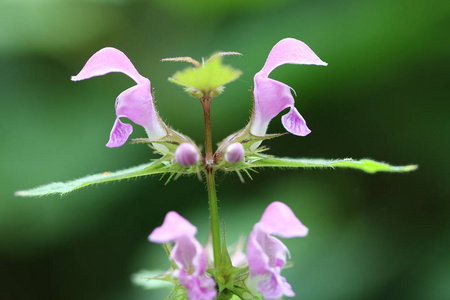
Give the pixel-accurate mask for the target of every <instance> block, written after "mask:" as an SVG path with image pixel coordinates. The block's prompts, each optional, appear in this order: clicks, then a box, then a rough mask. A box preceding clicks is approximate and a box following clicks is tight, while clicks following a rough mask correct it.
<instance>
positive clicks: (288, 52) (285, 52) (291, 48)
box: [260, 38, 327, 77]
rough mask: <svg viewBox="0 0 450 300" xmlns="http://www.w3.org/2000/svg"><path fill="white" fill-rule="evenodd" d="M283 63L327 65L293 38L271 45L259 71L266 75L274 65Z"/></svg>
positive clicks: (303, 44)
mask: <svg viewBox="0 0 450 300" xmlns="http://www.w3.org/2000/svg"><path fill="white" fill-rule="evenodd" d="M284 64H299V65H322V66H326V65H327V63H326V62H324V61H322V60H321V59H320V58H319V57H318V56H317V55H316V54H315V53H314V52H313V51H312V50H311V48H309V47H308V45H306V44H305V43H303V42H302V41H299V40H296V39H293V38H285V39H282V40H281V41H279V42H278V43H277V44H276V45H275V46H273V48H272V50H271V51H270V53H269V56H268V57H267V60H266V63H265V64H264V67H263V68H262V70H261V71H260V73H261V75H262V76H266V77H267V76H269V74H270V72H272V71H273V70H274V69H275V68H276V67H279V66H281V65H284Z"/></svg>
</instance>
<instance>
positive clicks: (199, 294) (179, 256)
mask: <svg viewBox="0 0 450 300" xmlns="http://www.w3.org/2000/svg"><path fill="white" fill-rule="evenodd" d="M196 233H197V228H196V227H195V226H193V225H192V224H191V223H189V221H187V220H186V219H185V218H183V217H182V216H180V215H179V214H178V213H176V212H174V211H171V212H168V213H167V215H166V217H165V219H164V222H163V224H162V225H161V226H160V227H158V228H155V229H154V230H153V232H152V233H151V234H150V236H149V240H150V241H151V242H154V243H161V244H162V243H168V242H174V243H175V245H174V247H173V249H172V252H171V253H170V258H171V259H173V261H174V262H175V264H176V265H177V266H178V268H179V269H177V270H175V271H174V272H173V274H172V275H173V276H174V277H177V278H178V279H179V281H180V284H181V285H182V286H184V287H185V289H186V294H187V297H188V298H189V299H190V300H201V299H204V300H209V299H214V298H215V297H216V295H217V291H216V283H215V281H214V279H212V278H209V277H207V276H206V273H205V272H206V263H207V261H206V254H205V251H204V249H203V247H202V245H201V244H200V243H199V242H198V241H197V239H196V238H195V234H196Z"/></svg>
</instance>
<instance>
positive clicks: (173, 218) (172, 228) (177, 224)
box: [148, 211, 197, 243]
mask: <svg viewBox="0 0 450 300" xmlns="http://www.w3.org/2000/svg"><path fill="white" fill-rule="evenodd" d="M196 233H197V228H196V227H195V226H194V225H192V224H191V223H190V222H189V221H188V220H186V219H185V218H183V217H182V216H180V215H179V214H178V213H177V212H174V211H169V212H168V213H167V214H166V217H165V218H164V222H163V224H162V225H161V226H159V227H157V228H155V229H154V230H153V231H152V233H151V234H150V236H149V237H148V238H149V240H150V241H151V242H154V243H167V242H171V241H174V240H176V239H178V238H180V237H182V236H191V237H193V236H195V234H196Z"/></svg>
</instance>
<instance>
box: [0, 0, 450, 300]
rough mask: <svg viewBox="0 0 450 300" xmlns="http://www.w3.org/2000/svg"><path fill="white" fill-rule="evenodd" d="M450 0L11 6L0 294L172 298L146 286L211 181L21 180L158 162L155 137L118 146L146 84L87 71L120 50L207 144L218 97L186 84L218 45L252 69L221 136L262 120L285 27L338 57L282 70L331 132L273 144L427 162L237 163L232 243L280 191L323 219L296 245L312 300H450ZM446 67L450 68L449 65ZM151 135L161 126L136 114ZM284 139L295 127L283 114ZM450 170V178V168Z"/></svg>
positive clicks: (238, 86)
mask: <svg viewBox="0 0 450 300" xmlns="http://www.w3.org/2000/svg"><path fill="white" fill-rule="evenodd" d="M449 16H450V9H449V3H448V1H445V0H443V1H403V0H399V1H392V0H390V1H388V0H380V1H359V0H347V1H329V0H328V1H325V0H322V1H289V0H284V1H274V0H248V1H242V0H233V1H221V2H215V1H206V0H205V1H202V0H196V1H185V0H178V1H177V0H158V1H138V0H136V1H125V0H123V1H120V0H116V1H107V0H103V1H102V0H97V1H87V0H86V1H56V0H53V1H50V0H48V1H39V0H28V1H26V0H22V1H2V2H1V3H0V99H1V103H2V110H1V112H2V117H1V123H0V126H1V128H0V132H1V147H0V164H1V171H2V172H1V175H0V176H1V177H0V178H1V191H0V197H1V198H0V274H1V275H0V276H1V277H0V299H2V300H3V299H6V300H9V299H69V300H70V299H74V300H75V299H77V300H78V299H96V300H97V299H127V300H138V299H163V297H164V296H165V295H166V294H167V291H166V290H164V291H162V292H161V293H154V292H151V291H145V290H143V289H141V288H139V287H135V286H133V285H132V284H131V281H130V277H131V275H132V274H133V273H134V272H136V271H139V270H141V269H155V268H159V269H162V270H164V269H165V268H167V267H168V266H169V263H168V262H167V260H166V258H165V255H164V251H163V249H162V248H161V247H160V246H158V245H155V244H151V243H149V242H148V241H147V236H148V234H149V233H150V232H151V231H152V229H153V228H154V227H156V226H158V225H159V224H161V222H162V220H163V218H164V215H165V214H166V213H167V212H168V211H169V210H176V211H178V212H179V213H180V214H182V215H183V216H185V217H186V218H188V219H189V220H190V221H191V222H192V223H193V224H195V225H196V226H198V227H199V234H198V238H199V240H200V241H202V242H203V241H204V240H205V237H206V233H207V227H208V207H207V196H206V192H205V188H204V182H199V181H198V180H197V179H196V178H195V177H187V178H180V179H178V180H177V181H174V182H171V183H170V184H168V185H164V182H162V181H159V180H158V178H157V177H153V178H146V179H140V180H131V181H126V182H120V183H114V184H106V185H101V186H97V187H93V188H88V189H85V190H80V191H77V192H74V193H73V194H69V195H67V196H65V197H63V198H60V197H58V196H52V197H43V198H18V197H14V196H13V193H14V191H16V190H20V189H27V188H32V187H35V186H37V185H41V184H45V183H49V182H52V181H62V180H69V179H73V178H77V177H82V176H84V175H86V174H92V173H98V172H103V171H113V170H117V169H121V168H126V167H129V166H134V165H137V164H140V163H144V162H147V161H148V160H149V159H150V158H153V157H155V156H154V154H152V152H151V151H150V150H149V149H148V148H146V147H145V146H143V145H130V144H126V145H125V146H123V147H120V148H116V149H108V148H106V147H105V146H104V145H105V144H106V142H107V140H108V136H109V132H110V130H111V127H112V125H113V122H114V118H115V114H114V99H115V98H116V97H117V95H118V94H119V93H120V92H121V91H123V90H125V89H126V88H128V87H130V86H131V85H132V84H133V82H132V81H131V80H130V79H129V78H127V77H126V76H124V75H121V74H111V75H108V76H104V77H101V78H96V79H91V80H88V81H83V82H77V83H74V82H71V81H70V76H71V75H75V74H76V73H78V71H79V70H80V69H81V68H82V66H83V65H84V63H85V62H86V60H87V59H88V58H89V57H90V56H91V55H92V54H93V53H94V52H96V51H97V50H99V49H100V48H102V47H105V46H113V47H116V48H118V49H120V50H122V51H123V52H125V53H126V54H127V55H128V57H129V58H130V59H131V60H132V62H133V63H134V64H135V66H136V68H137V69H138V71H139V72H140V73H141V74H142V75H143V76H145V77H148V78H149V79H150V80H151V82H152V86H153V87H154V88H155V90H156V99H157V107H158V110H159V112H160V114H161V116H162V117H163V119H164V120H165V121H167V123H168V124H169V125H171V126H172V127H173V128H175V129H177V130H180V131H181V132H183V133H185V134H186V135H188V136H190V137H191V138H193V139H194V140H195V141H196V142H197V143H198V144H202V143H203V116H202V112H201V106H200V104H199V103H198V101H197V100H196V99H194V98H190V97H189V96H187V95H186V94H185V93H184V92H183V91H182V89H181V88H180V87H178V86H175V85H173V84H172V83H170V82H168V81H167V78H168V77H169V76H170V75H172V74H173V73H174V72H175V71H176V70H178V69H182V68H184V67H185V66H186V65H185V64H182V63H180V64H175V63H162V62H160V59H162V58H165V57H173V56H192V57H194V58H197V59H200V58H201V57H206V56H208V55H210V54H211V53H213V52H214V51H216V50H223V51H238V52H241V53H243V54H244V56H243V57H229V58H226V60H225V61H226V63H228V64H231V65H233V66H234V67H235V68H238V69H241V70H242V71H243V75H242V76H241V77H240V78H239V79H238V80H237V81H235V82H233V83H231V84H229V85H228V86H227V90H226V92H225V93H224V94H223V95H221V96H219V97H217V98H216V99H214V100H213V104H212V115H213V116H212V117H213V134H214V140H215V142H219V141H220V140H221V139H222V138H224V137H226V136H227V135H228V134H230V133H231V132H233V131H236V130H238V129H240V128H241V127H243V126H244V125H245V124H246V122H247V121H248V119H249V113H250V110H251V97H250V92H249V89H250V87H251V86H253V75H254V74H255V73H256V72H258V71H259V69H260V68H261V67H262V65H263V64H264V61H265V59H266V57H267V54H268V53H269V51H270V49H271V47H272V46H273V45H274V44H275V43H276V42H278V41H279V40H281V39H282V38H285V37H293V38H297V39H300V40H302V41H304V42H306V43H307V44H308V45H309V46H310V47H311V48H312V49H313V50H314V51H315V52H316V54H317V55H318V56H319V57H320V58H321V59H322V60H324V61H326V62H328V64H329V65H328V66H327V67H319V66H293V65H286V66H282V67H280V68H278V69H277V70H275V71H274V72H273V73H272V75H271V76H272V77H273V78H276V79H278V80H280V81H283V82H285V83H287V84H288V85H290V86H292V87H293V88H294V89H295V90H296V92H297V98H296V107H297V108H298V110H299V111H300V112H301V114H302V115H303V116H304V117H305V119H306V120H307V122H308V126H309V128H310V129H311V130H312V133H311V134H310V135H308V136H307V137H304V138H301V137H296V136H293V135H286V136H283V137H280V138H278V139H277V140H273V141H269V142H267V143H266V144H267V145H268V146H269V147H270V148H271V151H270V153H272V154H274V155H278V156H291V157H321V158H344V157H353V158H365V157H370V158H374V159H377V160H381V161H387V162H390V163H392V164H395V165H402V164H410V163H416V164H419V166H420V167H419V170H418V171H416V172H413V173H409V174H376V175H368V174H365V173H362V172H358V171H351V170H329V171H319V170H308V171H306V170H298V171H281V170H264V171H262V172H260V173H258V174H254V176H253V179H254V180H253V181H251V180H247V181H246V183H245V184H241V183H240V182H239V180H238V179H237V177H236V176H234V175H231V174H230V175H220V176H219V178H218V181H219V199H220V214H221V218H223V219H224V220H225V224H226V229H227V240H228V243H229V244H231V243H233V242H234V241H235V240H236V239H237V237H238V236H239V235H240V234H241V233H242V234H248V233H249V232H250V231H251V228H252V226H253V224H254V223H256V222H257V221H258V220H259V218H260V215H261V213H262V212H263V210H264V208H265V207H266V206H267V205H268V204H269V203H270V202H272V201H275V200H278V201H283V202H285V203H287V204H288V205H290V206H291V207H292V209H293V210H294V211H295V213H296V214H297V216H298V217H299V218H300V219H301V220H302V221H303V223H304V224H305V225H306V226H308V227H309V229H310V234H309V236H307V237H306V238H302V239H294V240H287V241H286V243H287V245H288V246H289V248H290V249H291V254H292V260H293V262H294V267H293V268H291V269H288V270H285V272H284V274H285V275H286V277H287V278H288V281H289V282H290V283H291V284H292V285H293V288H294V290H295V292H296V293H297V296H296V299H297V298H298V299H346V300H348V299H446V298H449V297H450V285H449V282H450V257H449V254H448V253H449V247H450V234H449V233H450V224H449V201H448V199H449V194H450V193H449V177H448V169H449V164H448V163H447V157H448V154H449V132H450V123H449V119H448V117H449V103H448V100H449V94H450V93H449V76H448V67H449V58H448V56H449V53H450V51H449V50H450V47H449V38H448V33H449ZM444 70H445V71H444ZM134 128H135V131H134V133H133V135H132V137H142V136H144V131H143V129H142V128H138V126H135V127H134ZM269 132H271V133H276V132H283V127H282V125H281V122H280V116H278V117H277V118H275V119H274V121H273V122H272V123H271V126H270V129H269ZM446 174H447V175H446Z"/></svg>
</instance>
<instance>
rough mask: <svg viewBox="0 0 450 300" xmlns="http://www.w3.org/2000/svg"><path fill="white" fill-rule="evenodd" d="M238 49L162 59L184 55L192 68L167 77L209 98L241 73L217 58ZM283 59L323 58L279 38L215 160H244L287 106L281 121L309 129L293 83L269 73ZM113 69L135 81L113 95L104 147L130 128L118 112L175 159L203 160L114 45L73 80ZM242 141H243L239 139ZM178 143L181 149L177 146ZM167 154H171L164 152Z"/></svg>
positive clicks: (293, 129)
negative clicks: (244, 113) (248, 105)
mask: <svg viewBox="0 0 450 300" xmlns="http://www.w3.org/2000/svg"><path fill="white" fill-rule="evenodd" d="M236 54H239V53H237V52H221V53H218V54H216V55H213V56H212V57H211V58H210V59H209V60H208V61H207V62H206V63H205V64H204V65H202V64H200V63H199V62H197V61H195V60H194V59H192V58H190V57H181V58H171V59H165V61H184V62H190V63H192V64H193V65H194V66H195V67H196V68H194V69H192V68H188V69H187V70H185V71H184V72H178V73H176V74H175V75H174V76H173V77H172V78H170V79H171V81H173V82H175V83H177V84H180V85H182V86H184V87H185V89H186V91H188V92H189V93H190V94H191V95H193V96H198V95H200V96H201V97H203V98H202V99H211V98H212V96H216V95H218V94H220V93H221V92H222V91H223V86H224V85H225V84H226V83H228V82H230V81H233V80H235V79H236V78H237V77H238V76H239V75H240V74H241V73H240V71H237V70H234V69H232V68H231V67H228V66H223V65H222V64H221V58H222V57H223V56H226V55H236ZM283 64H304V65H311V64H312V65H323V66H326V65H327V64H326V63H325V62H323V61H322V60H321V59H320V58H319V57H318V56H317V55H316V54H315V53H314V52H313V51H312V50H311V49H310V48H309V47H308V46H307V45H306V44H305V43H303V42H301V41H299V40H296V39H293V38H286V39H283V40H281V41H280V42H278V43H277V44H276V45H275V46H274V47H273V49H272V51H271V52H270V53H269V56H268V58H267V60H266V63H265V64H264V66H263V68H262V69H261V71H259V72H258V73H257V74H256V75H255V76H254V91H253V100H254V107H253V113H252V116H251V119H250V122H249V124H248V125H247V126H246V127H245V128H244V129H243V130H242V131H241V132H239V133H237V134H234V135H233V136H231V137H229V138H227V139H225V140H224V141H223V142H222V143H221V147H219V149H218V150H217V151H216V153H215V155H214V163H216V164H217V165H219V164H220V163H222V164H225V166H224V168H225V167H227V166H233V165H234V164H237V163H239V162H242V161H243V160H244V158H245V155H249V154H251V153H253V152H254V150H256V148H257V147H258V146H259V145H260V144H261V141H262V140H263V139H265V138H266V132H267V128H268V125H269V122H270V121H271V120H272V119H273V118H274V117H276V116H277V115H278V114H279V113H280V112H282V111H283V110H284V109H286V108H289V109H290V111H289V112H288V113H287V114H286V115H284V116H283V117H282V123H283V126H284V127H285V128H286V130H287V131H289V132H290V133H292V134H295V135H299V136H305V135H307V134H309V133H310V130H309V128H308V127H307V125H306V122H305V120H304V118H303V117H302V116H301V115H300V113H299V112H298V110H297V109H296V108H295V107H294V98H293V95H292V93H291V90H292V88H291V87H289V86H288V85H286V84H284V83H282V82H279V81H276V80H274V79H271V78H269V75H270V73H271V72H272V71H273V70H274V69H275V68H277V67H278V66H280V65H283ZM111 72H121V73H123V74H125V75H127V76H129V77H130V78H131V79H133V80H134V81H135V82H136V85H135V86H133V87H131V88H129V89H127V90H125V91H124V92H122V93H121V94H120V95H119V96H118V97H117V100H116V115H117V118H116V120H115V123H114V125H113V128H112V130H111V134H110V138H109V141H108V143H107V144H106V146H107V147H120V146H122V145H123V144H124V143H125V142H126V141H127V139H128V137H129V136H130V134H131V133H132V131H133V127H132V126H131V125H130V124H125V123H123V122H122V121H121V120H120V118H128V119H130V120H131V121H133V122H134V123H136V124H138V125H141V126H142V127H144V129H145V131H146V133H147V136H148V141H149V142H150V143H151V145H152V146H153V147H154V148H155V149H156V150H158V151H159V152H161V154H163V155H166V158H168V159H169V158H170V159H172V158H174V159H175V161H176V162H177V163H179V165H181V166H183V167H190V166H193V165H196V164H197V163H202V162H204V161H205V158H204V157H202V155H201V153H200V150H199V149H198V147H197V145H196V144H195V143H194V142H193V141H191V140H190V139H189V138H188V137H186V136H184V135H182V134H180V133H178V132H176V131H174V130H173V129H171V128H170V127H169V126H167V125H166V124H165V123H164V122H163V121H162V119H161V118H160V116H159V114H158V112H157V110H156V108H155V104H154V99H153V96H152V93H151V88H150V81H149V80H148V79H147V78H145V77H143V76H142V75H140V74H139V73H138V71H137V70H136V68H135V67H134V66H133V64H132V63H131V61H130V60H129V59H128V58H127V57H126V56H125V54H124V53H123V52H121V51H119V50H117V49H114V48H104V49H101V50H100V51H98V52H97V53H95V54H94V55H93V56H92V57H91V58H90V59H89V60H88V61H87V63H86V65H85V66H84V67H83V69H82V70H81V71H80V73H79V74H77V75H76V76H73V77H72V80H74V81H78V80H84V79H88V78H92V77H95V76H100V75H105V74H107V73H111ZM241 143H242V144H244V145H241ZM177 148H179V149H177ZM167 154H170V155H167Z"/></svg>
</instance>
